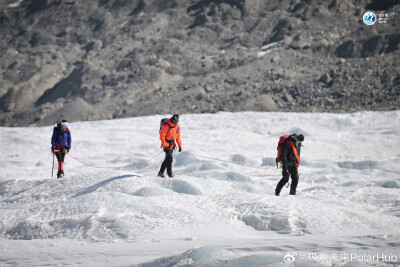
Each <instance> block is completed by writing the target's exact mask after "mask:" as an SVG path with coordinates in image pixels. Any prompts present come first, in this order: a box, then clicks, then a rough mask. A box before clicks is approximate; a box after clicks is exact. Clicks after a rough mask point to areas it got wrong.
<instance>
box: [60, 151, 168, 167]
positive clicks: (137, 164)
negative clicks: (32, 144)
mask: <svg viewBox="0 0 400 267" xmlns="http://www.w3.org/2000/svg"><path fill="white" fill-rule="evenodd" d="M162 152H163V151H161V152H160V153H158V154H157V155H155V156H154V157H152V158H151V159H149V160H146V161H143V162H140V163H136V164H131V165H125V166H114V167H100V166H94V165H91V164H88V163H85V162H83V161H81V160H79V159H77V158H75V157H74V156H72V155H71V154H69V153H68V154H67V155H69V156H70V157H71V158H73V159H74V160H76V161H78V162H80V163H82V164H84V165H86V166H89V167H93V168H98V169H118V168H127V167H133V166H139V165H143V164H146V163H147V162H149V161H152V160H153V159H155V158H157V157H158V156H160V155H161V153H162Z"/></svg>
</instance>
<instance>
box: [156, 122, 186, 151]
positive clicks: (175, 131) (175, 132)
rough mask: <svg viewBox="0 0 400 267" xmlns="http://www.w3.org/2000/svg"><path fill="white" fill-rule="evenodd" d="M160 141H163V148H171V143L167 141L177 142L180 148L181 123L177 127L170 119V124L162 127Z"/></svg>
mask: <svg viewBox="0 0 400 267" xmlns="http://www.w3.org/2000/svg"><path fill="white" fill-rule="evenodd" d="M168 129H169V131H168ZM160 140H161V145H162V146H163V147H169V143H168V142H167V141H166V140H168V141H175V140H176V142H177V143H178V146H179V147H181V146H182V141H181V127H180V126H179V123H177V124H176V125H175V124H173V123H172V122H171V119H168V122H167V123H165V124H164V125H163V126H162V127H161V133H160ZM174 146H175V145H174Z"/></svg>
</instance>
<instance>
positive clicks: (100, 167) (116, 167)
mask: <svg viewBox="0 0 400 267" xmlns="http://www.w3.org/2000/svg"><path fill="white" fill-rule="evenodd" d="M161 153H163V151H161V152H160V153H158V154H157V155H155V156H154V157H152V158H151V159H149V160H146V161H144V162H140V163H136V164H131V165H126V166H114V167H103V166H94V165H91V164H88V163H85V162H83V161H81V160H79V159H77V158H75V157H74V156H72V155H71V154H69V153H68V154H67V155H69V156H70V157H71V158H73V159H74V160H76V161H78V162H80V163H82V164H84V165H86V166H89V167H93V168H98V169H118V168H127V167H133V166H138V165H143V164H146V163H148V162H150V161H152V160H153V159H155V158H157V157H158V156H160V155H161ZM180 153H182V154H186V155H189V156H192V157H196V158H203V159H207V160H213V161H220V162H224V163H229V164H235V165H239V166H243V167H247V168H253V169H261V170H275V168H269V167H259V166H252V165H247V164H242V163H238V162H233V161H227V160H222V159H216V158H209V157H204V156H199V155H195V154H191V153H187V152H180Z"/></svg>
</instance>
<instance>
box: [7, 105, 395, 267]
mask: <svg viewBox="0 0 400 267" xmlns="http://www.w3.org/2000/svg"><path fill="white" fill-rule="evenodd" d="M163 117H165V116H161V115H160V116H149V117H138V118H129V119H119V120H110V121H94V122H77V123H70V129H71V132H72V141H73V143H72V146H73V147H72V150H71V155H72V156H74V157H76V158H78V159H80V160H82V161H84V162H86V163H89V164H92V165H96V166H122V165H129V164H135V163H139V162H143V161H146V160H148V159H150V158H152V157H153V156H155V155H157V154H158V153H159V152H160V142H159V139H158V130H159V122H160V119H161V118H163ZM180 124H181V129H182V142H183V150H184V151H186V152H189V153H192V154H196V155H200V156H205V157H212V158H218V159H221V160H228V161H232V160H234V161H236V162H238V163H242V164H248V165H254V166H261V167H263V168H267V169H254V168H246V167H243V166H239V165H233V164H229V163H223V162H217V161H212V160H205V159H203V158H195V157H192V156H189V155H186V154H183V153H181V154H180V153H175V159H174V174H175V178H174V179H169V178H166V179H161V178H158V177H156V175H157V172H158V169H159V166H160V164H161V162H162V160H163V156H164V155H163V154H162V155H160V156H159V157H158V158H156V159H154V160H152V161H151V162H149V163H147V164H144V165H140V166H135V167H129V168H123V169H97V168H91V167H88V166H85V165H83V164H81V163H79V162H77V161H75V160H73V159H72V158H71V157H68V156H67V157H66V163H65V173H66V178H63V179H54V178H53V179H51V178H50V176H51V166H52V156H51V154H50V138H51V134H52V128H53V126H48V127H40V128H5V127H0V137H1V139H0V140H1V144H0V147H1V153H0V170H1V172H0V265H1V266H3V265H4V266H14V265H50V266H54V265H78V266H127V265H137V264H142V265H141V266H210V265H213V266H214V265H215V266H286V265H289V266H320V265H321V266H382V265H390V266H395V265H396V264H397V265H398V264H399V259H400V253H399V246H400V194H399V193H400V189H399V187H400V167H399V161H400V141H399V140H400V139H399V136H400V111H393V112H359V113H354V114H315V113H313V114H300V113H257V112H244V113H217V114H197V115H182V116H181V123H180ZM293 132H296V133H303V134H304V136H305V141H304V144H303V145H304V147H303V149H302V154H301V163H302V166H301V167H300V169H299V175H300V182H299V186H298V194H297V195H296V196H289V195H288V193H289V190H288V189H287V188H286V187H285V188H284V189H283V190H282V193H281V196H279V197H277V196H275V195H274V189H275V186H276V184H277V182H278V181H279V179H280V178H281V173H280V170H277V169H276V167H275V156H276V146H277V142H278V139H279V136H280V135H283V134H288V133H293ZM288 253H293V254H288ZM310 253H311V254H310ZM346 253H353V254H354V255H355V254H357V255H364V256H360V257H361V258H360V257H359V258H357V259H353V260H352V261H349V259H348V258H342V262H340V261H338V260H337V259H334V260H332V259H330V260H329V259H328V260H327V259H325V260H324V261H322V260H321V258H322V256H326V257H332V255H338V257H339V256H340V257H342V256H343V257H344V256H345V254H346ZM377 253H381V254H379V255H383V253H384V254H385V255H386V254H387V255H390V256H391V257H392V258H390V259H388V258H386V259H384V260H382V259H381V260H374V261H371V260H370V261H368V260H367V259H368V257H366V256H370V255H376V254H377ZM353 254H352V255H353ZM285 255H286V256H287V257H288V256H291V255H294V256H295V261H294V262H293V263H290V264H287V263H284V256H285ZM310 255H311V256H312V255H314V256H315V255H318V256H321V258H318V262H317V263H312V262H310ZM306 256H307V258H305V257H306ZM362 257H363V258H362ZM387 261H394V264H393V262H392V264H390V263H385V262H387Z"/></svg>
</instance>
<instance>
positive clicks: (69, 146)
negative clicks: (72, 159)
mask: <svg viewBox="0 0 400 267" xmlns="http://www.w3.org/2000/svg"><path fill="white" fill-rule="evenodd" d="M67 143H68V152H69V151H70V150H71V143H72V138H71V131H70V130H68V139H67Z"/></svg>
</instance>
